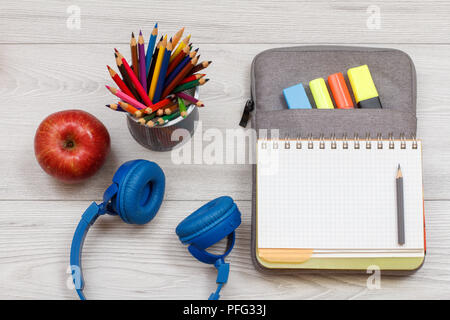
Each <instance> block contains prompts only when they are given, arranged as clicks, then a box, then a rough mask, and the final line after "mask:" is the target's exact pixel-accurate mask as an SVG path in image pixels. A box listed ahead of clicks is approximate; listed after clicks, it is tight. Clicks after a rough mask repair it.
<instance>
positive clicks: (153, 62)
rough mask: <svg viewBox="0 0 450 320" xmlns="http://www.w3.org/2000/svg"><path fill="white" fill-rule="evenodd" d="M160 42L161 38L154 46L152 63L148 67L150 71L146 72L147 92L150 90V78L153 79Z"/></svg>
mask: <svg viewBox="0 0 450 320" xmlns="http://www.w3.org/2000/svg"><path fill="white" fill-rule="evenodd" d="M162 41H163V36H161V39H160V40H159V41H158V43H157V44H156V49H155V52H153V56H152V63H151V65H150V69H149V70H148V73H147V91H149V90H150V84H151V83H152V77H153V71H155V65H156V59H157V57H158V54H159V47H160V46H161V42H162Z"/></svg>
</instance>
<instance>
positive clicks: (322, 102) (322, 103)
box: [309, 78, 334, 109]
mask: <svg viewBox="0 0 450 320" xmlns="http://www.w3.org/2000/svg"><path fill="white" fill-rule="evenodd" d="M309 88H310V89H311V93H312V95H313V97H314V101H315V102H316V107H317V109H334V106H333V101H331V97H330V93H329V92H328V89H327V85H326V84H325V80H323V78H318V79H314V80H312V81H310V82H309Z"/></svg>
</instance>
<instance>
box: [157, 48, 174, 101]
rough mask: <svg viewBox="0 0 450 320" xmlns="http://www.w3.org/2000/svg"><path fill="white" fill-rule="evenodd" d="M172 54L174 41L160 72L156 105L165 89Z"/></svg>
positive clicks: (165, 56)
mask: <svg viewBox="0 0 450 320" xmlns="http://www.w3.org/2000/svg"><path fill="white" fill-rule="evenodd" d="M171 54H172V41H170V42H169V43H168V44H167V47H166V51H165V52H164V57H163V61H162V63H161V71H160V72H159V77H158V82H157V84H156V90H155V95H154V96H153V103H156V102H158V101H159V100H160V99H161V93H162V91H163V89H164V79H165V78H166V72H167V67H168V66H169V60H170V55H171Z"/></svg>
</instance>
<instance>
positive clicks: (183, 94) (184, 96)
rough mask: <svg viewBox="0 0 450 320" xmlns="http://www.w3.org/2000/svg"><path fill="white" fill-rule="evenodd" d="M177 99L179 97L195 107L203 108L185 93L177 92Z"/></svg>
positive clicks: (196, 100) (200, 102)
mask: <svg viewBox="0 0 450 320" xmlns="http://www.w3.org/2000/svg"><path fill="white" fill-rule="evenodd" d="M177 97H180V98H181V99H184V100H186V101H189V102H191V103H193V104H195V105H196V106H197V107H204V106H205V105H204V104H203V102H202V101H200V100H198V99H195V98H194V97H193V96H190V95H188V94H187V93H184V92H178V93H177Z"/></svg>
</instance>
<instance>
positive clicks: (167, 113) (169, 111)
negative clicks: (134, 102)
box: [158, 101, 178, 115]
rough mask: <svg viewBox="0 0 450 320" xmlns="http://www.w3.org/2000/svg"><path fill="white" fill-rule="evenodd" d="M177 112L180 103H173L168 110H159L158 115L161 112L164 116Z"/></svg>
mask: <svg viewBox="0 0 450 320" xmlns="http://www.w3.org/2000/svg"><path fill="white" fill-rule="evenodd" d="M176 110H178V102H175V101H173V102H172V104H170V105H169V106H167V107H166V108H164V110H162V109H159V110H158V113H159V112H160V111H163V112H162V113H161V115H163V114H166V115H169V114H172V113H174V112H175V111H176ZM158 115H159V114H158Z"/></svg>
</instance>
